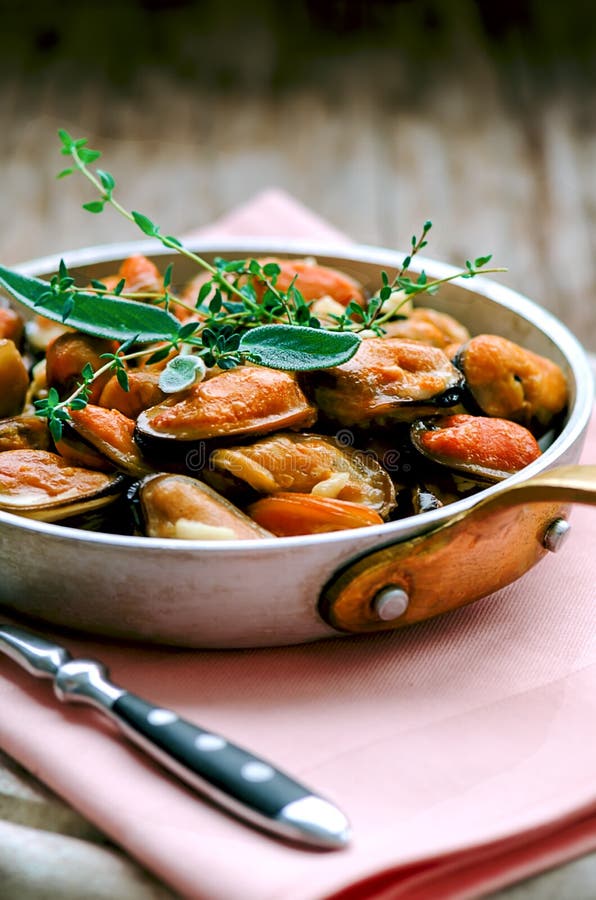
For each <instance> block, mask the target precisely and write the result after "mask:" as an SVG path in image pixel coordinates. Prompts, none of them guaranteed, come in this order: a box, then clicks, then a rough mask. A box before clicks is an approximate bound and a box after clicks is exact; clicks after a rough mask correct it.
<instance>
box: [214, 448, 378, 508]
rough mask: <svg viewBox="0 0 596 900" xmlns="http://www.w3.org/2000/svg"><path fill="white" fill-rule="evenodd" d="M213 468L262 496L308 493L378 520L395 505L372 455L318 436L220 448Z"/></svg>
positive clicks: (216, 451) (215, 455)
mask: <svg viewBox="0 0 596 900" xmlns="http://www.w3.org/2000/svg"><path fill="white" fill-rule="evenodd" d="M210 463H211V466H212V467H214V468H215V469H216V470H219V471H223V472H227V473H229V474H230V475H232V476H234V477H235V478H239V479H241V480H242V481H245V482H247V483H248V484H249V485H250V486H251V487H252V488H254V490H256V491H259V492H260V493H263V494H274V493H277V492H280V491H283V492H294V491H298V492H299V493H311V494H313V495H315V496H317V497H330V498H334V499H338V500H350V501H352V502H354V503H362V504H364V505H365V506H368V507H369V508H370V509H374V510H375V511H376V512H378V513H379V514H380V515H381V516H387V515H388V513H389V512H390V511H391V509H393V507H394V506H395V488H394V487H393V483H392V481H391V479H390V477H389V475H388V474H387V472H386V471H385V470H384V469H383V468H382V467H381V466H380V465H379V463H378V462H377V460H376V459H375V458H374V455H373V454H370V453H365V452H363V451H359V450H355V449H353V448H352V447H343V446H340V445H339V444H338V443H337V442H336V441H334V440H333V439H332V438H328V437H323V436H321V435H317V434H293V433H290V434H275V435H272V436H271V437H266V438H263V439H262V440H260V441H257V442H256V443H254V444H250V445H248V446H234V447H222V448H220V449H218V450H215V451H214V452H213V453H212V454H211V458H210Z"/></svg>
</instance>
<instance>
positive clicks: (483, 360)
mask: <svg viewBox="0 0 596 900" xmlns="http://www.w3.org/2000/svg"><path fill="white" fill-rule="evenodd" d="M455 362H456V365H457V366H458V367H459V368H460V369H461V371H462V372H463V373H464V375H465V379H466V387H467V389H468V390H469V392H470V393H471V395H472V397H473V398H474V401H475V402H476V403H477V405H478V407H479V408H480V409H481V410H482V412H483V413H485V415H487V416H497V417H500V418H503V419H511V420H512V421H514V422H521V423H523V424H524V425H530V424H531V423H534V422H536V423H538V424H539V425H540V426H543V427H544V426H547V425H548V424H549V423H550V422H551V421H552V419H553V418H554V416H556V415H557V414H558V413H560V412H561V411H562V410H563V409H564V408H565V405H566V403H567V380H566V378H565V375H564V374H563V372H562V370H561V368H560V367H559V366H558V365H557V364H556V363H554V362H552V361H551V360H550V359H546V357H544V356H539V355H538V354H537V353H532V351H531V350H526V349H525V348H524V347H520V346H519V344H516V343H514V342H513V341H510V340H507V338H504V337H500V336H498V335H495V334H480V335H477V336H476V337H473V338H472V339H471V340H470V341H468V342H467V343H466V344H464V345H463V347H462V348H461V349H460V351H459V352H458V354H457V356H456V358H455Z"/></svg>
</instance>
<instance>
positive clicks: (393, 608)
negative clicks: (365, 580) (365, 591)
mask: <svg viewBox="0 0 596 900" xmlns="http://www.w3.org/2000/svg"><path fill="white" fill-rule="evenodd" d="M409 602H410V598H409V597H408V594H407V592H406V591H404V589H403V588H400V587H397V585H395V584H388V585H387V586H386V587H384V588H381V590H380V591H377V593H376V594H375V597H374V600H373V602H372V606H373V609H374V611H375V612H376V614H377V616H378V617H379V619H381V620H382V621H383V622H392V621H393V619H399V617H400V616H403V614H404V613H405V611H406V609H407V608H408V604H409Z"/></svg>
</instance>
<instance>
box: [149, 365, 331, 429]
mask: <svg viewBox="0 0 596 900" xmlns="http://www.w3.org/2000/svg"><path fill="white" fill-rule="evenodd" d="M316 416H317V413H316V409H315V408H314V407H313V406H311V404H310V403H309V402H308V400H307V399H306V397H305V396H304V394H303V393H302V391H301V389H300V387H299V385H298V382H297V380H296V377H295V376H294V375H291V374H289V373H288V372H280V371H278V370H277V369H265V368H261V367H258V366H239V367H238V368H236V369H230V370H229V371H226V372H222V373H221V375H216V376H215V377H214V378H209V379H208V380H206V381H202V382H200V383H199V384H197V385H195V386H194V387H192V388H191V389H190V390H189V391H188V392H187V393H186V394H185V395H184V397H183V398H182V399H180V398H179V397H177V398H175V399H174V398H173V399H172V400H167V401H166V402H165V403H161V404H158V405H157V406H153V407H151V408H150V409H148V410H146V411H145V412H142V413H141V414H140V416H139V417H138V419H137V430H138V432H139V433H140V436H141V440H142V439H143V438H158V439H162V440H169V441H200V440H208V439H211V438H220V437H228V436H236V435H252V434H254V435H257V434H266V433H267V432H270V431H277V430H278V429H282V428H300V427H302V426H304V427H308V426H309V425H312V424H313V422H314V421H315V419H316Z"/></svg>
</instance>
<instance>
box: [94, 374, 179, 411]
mask: <svg viewBox="0 0 596 900" xmlns="http://www.w3.org/2000/svg"><path fill="white" fill-rule="evenodd" d="M159 378H160V373H159V372H155V371H152V370H147V369H140V370H139V371H133V372H129V373H128V389H127V390H124V388H123V387H122V385H121V384H120V382H119V381H118V378H117V376H116V375H112V377H111V378H110V380H109V381H108V382H107V384H106V385H105V386H104V388H103V390H102V392H101V394H100V396H99V400H98V404H99V406H104V407H105V408H106V409H117V410H119V412H121V413H123V414H124V415H125V416H128V418H129V419H136V418H137V416H138V415H139V414H140V413H142V412H143V411H144V410H145V409H149V408H150V407H152V406H157V405H158V404H159V403H163V402H164V400H166V399H167V396H168V395H167V394H164V392H163V391H162V390H161V388H160V386H159Z"/></svg>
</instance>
